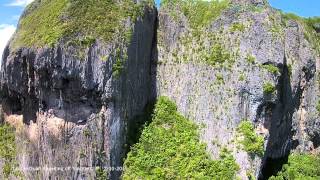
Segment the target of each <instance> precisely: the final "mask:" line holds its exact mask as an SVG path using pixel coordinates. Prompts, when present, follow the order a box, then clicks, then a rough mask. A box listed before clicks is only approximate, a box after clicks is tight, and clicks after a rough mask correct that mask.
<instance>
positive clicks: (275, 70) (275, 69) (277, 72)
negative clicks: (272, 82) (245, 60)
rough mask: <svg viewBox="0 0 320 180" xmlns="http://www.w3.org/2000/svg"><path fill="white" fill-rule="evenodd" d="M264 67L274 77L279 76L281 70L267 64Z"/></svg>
mask: <svg viewBox="0 0 320 180" xmlns="http://www.w3.org/2000/svg"><path fill="white" fill-rule="evenodd" d="M262 67H263V68H264V69H266V70H267V71H268V72H270V73H272V74H274V75H278V74H279V73H280V71H279V68H278V67H277V66H275V65H273V64H265V65H262Z"/></svg>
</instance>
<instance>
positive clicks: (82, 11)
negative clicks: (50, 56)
mask: <svg viewBox="0 0 320 180" xmlns="http://www.w3.org/2000/svg"><path fill="white" fill-rule="evenodd" d="M141 14H142V5H141V4H140V5H138V4H135V3H134V2H133V1H132V0H121V1H120V2H118V1H115V0H86V1H84V0H42V1H39V0H36V1H35V2H33V3H32V4H30V5H29V7H27V10H26V12H25V13H24V15H23V17H22V18H21V20H20V22H19V28H18V31H17V35H16V39H15V40H14V45H15V46H28V47H29V46H37V47H39V46H40V47H41V46H45V45H53V44H55V43H56V42H57V41H58V40H59V39H60V38H62V37H69V38H70V39H74V38H78V37H79V36H80V37H81V38H82V39H89V40H90V41H89V42H92V39H95V38H100V39H103V40H104V41H110V40H111V39H112V38H113V36H114V34H115V33H116V32H119V31H124V30H125V28H124V27H122V26H124V23H122V21H123V20H125V19H126V18H127V17H131V19H132V20H135V19H136V18H137V16H140V15H141ZM121 34H126V32H121ZM82 39H80V40H81V41H82ZM84 41H86V40H84ZM86 42H87V41H86Z"/></svg>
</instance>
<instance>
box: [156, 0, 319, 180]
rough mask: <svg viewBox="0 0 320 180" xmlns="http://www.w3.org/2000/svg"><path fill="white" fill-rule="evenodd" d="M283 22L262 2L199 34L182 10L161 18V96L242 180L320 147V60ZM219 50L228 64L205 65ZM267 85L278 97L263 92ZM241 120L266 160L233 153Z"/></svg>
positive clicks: (297, 27) (164, 12)
mask: <svg viewBox="0 0 320 180" xmlns="http://www.w3.org/2000/svg"><path fill="white" fill-rule="evenodd" d="M171 11H177V12H178V13H177V14H179V15H178V16H175V17H173V16H172V13H171V14H170V12H171ZM284 21H285V20H284V19H283V17H282V16H281V14H280V12H278V11H276V10H274V9H272V8H271V7H270V6H269V5H268V3H267V2H266V1H233V2H232V5H231V7H230V8H227V9H226V10H225V11H224V12H223V13H222V15H221V16H220V17H219V18H217V20H215V21H212V22H211V23H210V25H209V26H208V28H204V29H201V30H200V31H199V29H196V30H195V29H194V27H192V25H191V24H190V23H188V18H187V17H186V16H184V15H183V13H182V10H181V11H180V9H179V8H175V9H174V8H173V9H166V8H162V9H161V10H160V12H159V30H158V31H159V33H158V34H159V41H158V42H159V43H158V49H159V60H158V69H157V72H158V73H157V90H158V94H159V95H164V96H169V97H171V98H172V99H174V100H175V101H176V103H177V105H178V108H179V110H180V111H181V112H183V113H184V114H185V115H186V116H187V117H189V118H190V119H193V120H195V122H197V123H198V124H199V125H201V126H202V127H204V128H203V129H202V136H201V137H202V140H203V141H204V142H206V143H207V148H208V151H209V152H210V153H211V154H212V156H213V157H214V158H218V154H219V151H220V149H221V147H227V148H228V149H230V150H231V151H233V153H234V155H235V157H236V159H237V162H238V164H239V165H240V168H241V170H240V172H239V175H240V176H241V178H242V179H247V175H248V174H250V173H253V174H254V176H256V177H259V178H261V179H265V178H267V177H269V176H271V175H272V174H275V173H276V172H277V171H278V170H280V169H281V167H282V164H283V163H285V162H286V159H287V156H288V154H289V152H290V151H301V152H306V151H314V150H315V149H316V148H317V147H318V146H319V141H318V140H317V139H318V138H319V126H318V125H317V124H319V115H318V111H317V110H316V109H315V106H316V104H317V103H318V100H317V99H318V95H319V89H318V87H319V84H318V81H317V76H318V75H317V68H318V67H317V64H318V63H319V55H318V54H317V53H316V51H315V50H314V49H313V46H312V45H311V44H310V43H309V42H308V40H307V39H306V37H305V33H304V32H305V29H304V27H303V25H302V24H300V23H298V22H296V21H293V20H289V21H287V22H286V23H283V22H284ZM217 49H218V50H217ZM216 51H220V52H221V53H220V54H219V55H220V58H221V57H225V59H224V60H222V61H217V62H212V61H210V60H212V59H213V60H215V57H214V55H215V54H214V53H212V52H216ZM226 54H227V55H226ZM210 58H211V59H210ZM204 59H207V60H204ZM268 67H274V68H275V69H276V72H272V70H270V68H268ZM266 84H272V85H273V86H274V87H275V91H274V92H272V93H266V92H264V91H265V90H264V86H265V85H266ZM244 119H248V120H250V121H252V122H254V124H255V127H256V131H257V133H259V134H261V135H263V136H264V137H265V153H264V156H263V157H258V156H256V155H253V156H252V155H250V154H248V153H247V152H245V151H243V150H242V149H241V148H239V147H238V146H239V145H238V144H239V143H237V142H236V141H237V131H236V128H237V127H238V124H239V123H240V121H242V120H244Z"/></svg>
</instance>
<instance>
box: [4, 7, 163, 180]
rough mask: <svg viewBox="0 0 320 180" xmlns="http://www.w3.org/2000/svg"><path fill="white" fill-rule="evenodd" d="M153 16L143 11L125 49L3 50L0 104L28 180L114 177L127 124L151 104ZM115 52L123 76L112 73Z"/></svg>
mask: <svg viewBox="0 0 320 180" xmlns="http://www.w3.org/2000/svg"><path fill="white" fill-rule="evenodd" d="M156 16H157V14H156V10H155V8H153V7H145V9H144V15H143V16H142V17H141V18H138V20H137V21H136V22H135V23H134V24H133V25H132V26H133V33H132V37H131V40H130V42H129V43H128V44H126V43H121V41H118V40H117V39H116V38H115V39H114V41H112V42H110V43H105V42H103V41H100V40H97V41H95V43H93V44H92V45H90V46H89V47H86V48H82V49H80V51H82V52H80V53H81V54H79V48H78V47H77V46H73V45H70V44H68V43H67V42H66V41H63V40H61V41H60V42H59V43H58V44H56V45H55V46H54V47H52V48H48V47H44V48H24V47H19V48H18V49H13V48H11V43H10V44H9V45H8V46H7V48H6V49H5V52H4V56H3V60H2V69H1V92H2V94H1V95H2V105H3V110H4V112H5V117H6V121H7V122H9V123H10V124H12V125H14V126H15V127H16V130H17V132H16V140H17V142H18V143H17V144H18V147H17V149H18V153H17V154H18V157H17V161H18V164H19V166H20V169H21V171H22V174H23V176H25V178H26V179H37V178H40V179H57V178H58V179H64V178H65V177H68V178H69V179H93V178H95V177H96V178H98V176H102V178H103V177H105V175H107V176H108V177H109V178H112V179H115V178H117V177H119V175H120V174H121V165H122V159H123V158H124V157H125V153H126V152H125V151H126V149H127V148H126V142H127V139H126V138H127V137H126V133H127V127H128V124H130V123H133V122H131V121H132V120H133V119H134V117H135V116H137V115H139V114H141V113H142V112H143V109H144V107H145V106H146V104H147V103H148V102H149V101H150V100H151V99H152V98H154V97H152V94H151V92H152V90H151V82H152V77H151V68H150V67H151V63H150V59H151V58H152V55H153V54H152V53H153V51H154V45H155V28H156ZM118 49H119V50H118ZM116 51H120V52H117V54H116ZM118 53H120V56H121V57H120V58H122V59H123V61H124V63H123V66H122V67H121V72H115V71H116V70H117V69H115V68H116V67H115V64H116V63H117V61H118V58H119V54H118ZM39 167H40V168H44V169H38V170H37V169H36V168H39ZM97 167H103V168H105V172H102V173H100V174H99V173H97V172H98V171H97ZM112 167H113V168H118V169H115V170H112V169H110V168H112ZM46 168H48V169H46ZM77 168H78V169H77ZM1 169H2V168H1ZM109 170H110V171H109ZM100 178H101V177H100Z"/></svg>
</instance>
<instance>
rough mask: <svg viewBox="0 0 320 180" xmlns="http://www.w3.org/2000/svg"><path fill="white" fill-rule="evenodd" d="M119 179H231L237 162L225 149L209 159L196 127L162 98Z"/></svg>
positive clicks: (132, 150)
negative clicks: (213, 158) (217, 155)
mask: <svg viewBox="0 0 320 180" xmlns="http://www.w3.org/2000/svg"><path fill="white" fill-rule="evenodd" d="M124 168H125V171H124V173H123V179H233V178H234V177H235V174H236V172H237V170H238V169H239V167H238V165H237V164H236V162H235V159H234V158H233V156H232V155H231V154H230V152H228V151H227V150H225V149H224V150H223V151H221V153H220V159H219V160H212V159H210V157H209V155H208V154H207V152H206V145H205V144H203V143H201V142H200V139H199V132H198V127H197V126H196V125H195V124H193V123H192V122H191V121H190V120H188V119H186V118H185V117H183V116H182V115H181V114H179V113H178V112H177V107H176V105H175V104H174V103H173V102H172V101H170V100H169V99H168V98H166V97H160V98H159V100H158V101H157V103H156V106H155V110H154V114H153V119H152V122H151V123H150V124H149V125H148V126H147V127H146V128H145V129H144V130H143V132H142V135H141V137H140V140H139V142H138V143H137V144H135V145H134V146H133V147H132V149H131V151H130V152H129V154H128V156H127V159H126V160H125V162H124Z"/></svg>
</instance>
